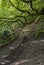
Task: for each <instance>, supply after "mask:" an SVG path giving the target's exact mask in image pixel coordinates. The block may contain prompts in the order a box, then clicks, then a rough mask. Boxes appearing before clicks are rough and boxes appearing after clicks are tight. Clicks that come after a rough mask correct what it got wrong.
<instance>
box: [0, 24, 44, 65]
mask: <svg viewBox="0 0 44 65" xmlns="http://www.w3.org/2000/svg"><path fill="white" fill-rule="evenodd" d="M35 29H36V30H37V29H38V27H37V26H36V24H35V23H32V24H31V25H27V26H26V27H24V28H23V29H21V30H22V32H21V33H22V34H20V36H21V37H19V39H18V40H16V41H17V44H18V46H17V45H16V44H13V43H16V42H13V43H12V44H11V45H7V47H4V48H3V51H2V50H1V51H2V52H0V57H1V56H2V57H1V58H2V60H3V61H1V62H2V63H5V64H8V65H44V39H40V40H34V39H33V40H32V39H31V37H30V36H31V35H30V33H31V31H32V30H33V31H35ZM32 33H33V32H32ZM19 42H20V43H19ZM11 46H12V47H11ZM5 49H6V50H5ZM9 49H10V50H9ZM4 50H5V51H4ZM3 55H4V56H3ZM8 55H9V56H8ZM7 56H8V57H7ZM3 58H4V59H3ZM7 61H10V62H7ZM1 62H0V63H1Z"/></svg>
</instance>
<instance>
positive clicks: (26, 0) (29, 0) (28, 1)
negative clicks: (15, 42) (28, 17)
mask: <svg viewBox="0 0 44 65" xmlns="http://www.w3.org/2000/svg"><path fill="white" fill-rule="evenodd" d="M32 1H33V0H23V2H26V3H27V4H28V3H30V7H31V9H32V10H34V11H35V12H36V13H38V11H37V10H36V9H35V8H33V4H32Z"/></svg>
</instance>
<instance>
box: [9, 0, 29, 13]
mask: <svg viewBox="0 0 44 65" xmlns="http://www.w3.org/2000/svg"><path fill="white" fill-rule="evenodd" d="M9 2H10V4H11V6H12V7H14V8H16V9H17V10H18V11H20V12H23V13H24V12H27V13H28V14H30V12H29V11H27V10H21V9H19V8H18V7H16V6H15V5H14V4H13V3H12V2H11V0H9Z"/></svg>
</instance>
